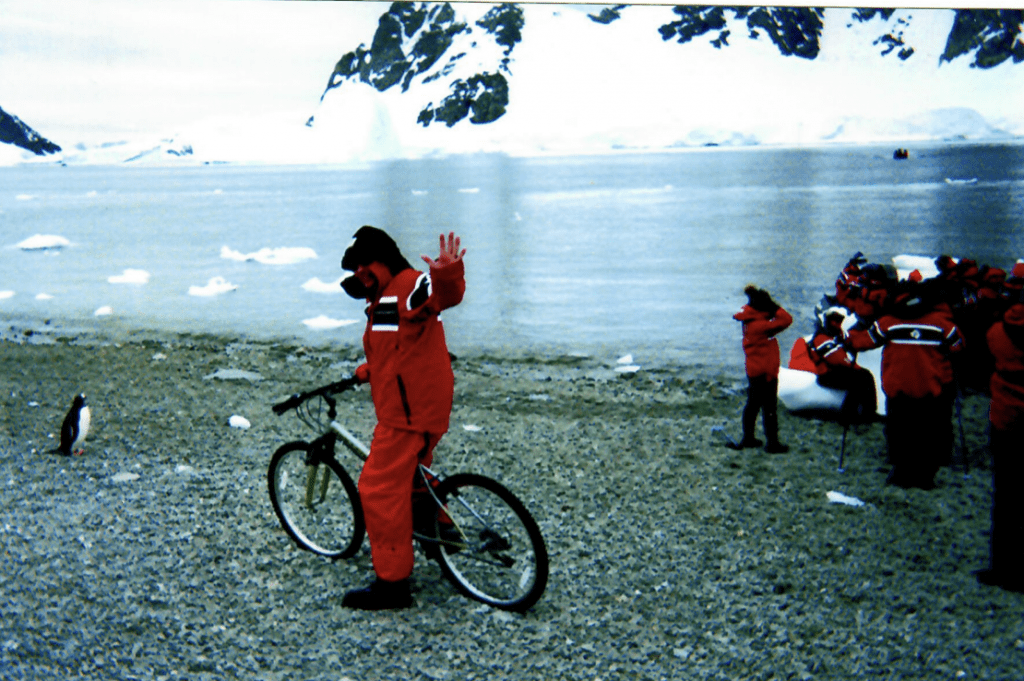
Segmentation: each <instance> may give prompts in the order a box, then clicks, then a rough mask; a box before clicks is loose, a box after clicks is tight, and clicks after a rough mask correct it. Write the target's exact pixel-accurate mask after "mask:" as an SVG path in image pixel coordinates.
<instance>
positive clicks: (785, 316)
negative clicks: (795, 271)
mask: <svg viewBox="0 0 1024 681" xmlns="http://www.w3.org/2000/svg"><path fill="white" fill-rule="evenodd" d="M732 318H733V319H735V320H736V321H738V322H743V354H744V355H745V357H746V368H747V376H749V377H751V378H756V377H758V376H767V377H768V378H769V379H775V378H778V377H779V366H780V365H781V362H780V360H779V341H778V339H776V338H775V336H776V335H778V334H779V333H781V332H782V331H783V330H785V329H786V328H788V327H789V325H790V324H792V323H793V317H792V316H791V315H790V314H789V313H788V312H786V311H785V310H783V309H782V308H781V307H780V308H778V310H776V311H775V313H774V315H773V314H770V313H768V312H762V311H760V310H755V309H754V308H752V307H750V306H749V305H744V306H743V309H742V310H740V311H739V312H737V313H736V314H734V315H733V317H732Z"/></svg>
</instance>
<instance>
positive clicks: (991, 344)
mask: <svg viewBox="0 0 1024 681" xmlns="http://www.w3.org/2000/svg"><path fill="white" fill-rule="evenodd" d="M1008 327H1009V328H1010V329H1011V331H1012V332H1015V333H1014V336H1016V337H1017V343H1014V342H1013V339H1012V338H1011V337H1010V335H1009V334H1008V333H1007V328H1008ZM1022 335H1024V305H1020V304H1018V305H1014V306H1013V307H1011V308H1010V309H1009V310H1007V311H1006V315H1005V316H1004V317H1003V321H1001V322H999V323H997V324H993V325H992V328H990V329H989V330H988V336H987V340H988V348H989V351H990V352H991V353H992V356H993V358H994V359H995V372H994V373H993V374H992V380H991V382H990V384H989V385H990V387H991V389H992V403H991V405H990V406H989V410H988V419H989V421H990V422H991V423H992V427H993V428H996V429H999V430H1009V429H1010V428H1012V427H1013V426H1020V425H1021V424H1024V347H1022V346H1021V345H1020V344H1019V343H1021V336H1022Z"/></svg>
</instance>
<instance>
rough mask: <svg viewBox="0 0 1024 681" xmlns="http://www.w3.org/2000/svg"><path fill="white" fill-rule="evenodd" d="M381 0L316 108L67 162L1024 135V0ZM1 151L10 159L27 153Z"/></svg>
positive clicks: (313, 158)
mask: <svg viewBox="0 0 1024 681" xmlns="http://www.w3.org/2000/svg"><path fill="white" fill-rule="evenodd" d="M381 8H382V14H381V16H380V18H379V20H378V22H377V27H376V30H375V31H374V32H373V33H372V34H368V35H367V36H366V38H367V42H365V43H363V44H360V45H358V46H354V47H353V46H342V48H343V49H347V51H345V52H344V53H343V54H342V55H341V57H340V58H339V59H338V61H337V63H336V64H335V66H334V68H333V70H332V71H331V72H330V73H325V76H327V78H326V80H327V83H326V87H325V88H324V90H323V92H322V93H311V94H312V95H313V96H312V97H311V98H312V99H313V101H314V102H315V101H316V100H315V96H316V94H319V103H318V104H314V105H312V110H311V111H310V112H309V113H310V114H311V115H309V116H308V117H307V119H306V120H303V121H296V120H291V119H287V120H285V119H281V118H280V117H275V116H274V115H272V114H270V113H266V114H265V115H263V114H261V113H260V112H254V114H253V115H252V116H251V117H249V118H247V119H246V120H227V119H221V120H218V121H217V122H216V124H214V123H212V122H210V123H204V124H199V125H188V126H183V129H181V130H179V131H176V132H175V133H173V134H172V135H166V136H163V137H162V138H160V139H159V140H156V139H150V140H132V141H130V142H120V143H118V144H108V145H104V146H102V147H96V148H77V149H74V150H67V151H65V152H63V154H62V155H60V158H61V159H62V160H64V161H66V162H69V163H112V162H132V163H202V162H208V163H209V162H242V163H336V162H358V161H365V160H377V159H387V158H400V157H402V158H409V157H422V156H428V155H445V154H459V153H473V152H481V151H482V152H502V153H508V154H513V155H532V154H545V153H548V154H550V153H566V154H576V153H604V152H608V151H612V150H617V149H637V150H656V149H674V148H685V147H699V146H706V145H721V146H739V145H758V144H762V145H767V144H771V145H793V144H822V143H870V142H888V141H902V140H906V141H919V140H920V141H926V140H945V139H950V140H993V139H999V140H1005V139H1010V138H1012V137H1014V136H1016V135H1021V134H1024V118H1022V116H1021V114H1019V113H1018V112H1019V111H1024V107H1021V106H1019V104H1020V101H1019V100H1020V98H1021V95H1020V94H1019V93H1021V92H1024V69H1018V68H1017V67H1016V64H1017V63H1019V62H1020V61H1021V60H1024V42H1022V41H1021V21H1022V19H1024V12H1022V11H1019V10H969V11H959V10H921V9H900V10H896V9H855V8H826V9H821V8H802V7H782V8H771V7H702V6H675V7H671V6H664V5H661V6H658V5H608V6H593V5H548V4H500V5H488V4H483V3H393V4H391V5H390V6H388V5H381ZM1013 98H1016V99H1017V100H1018V105H1017V106H1013V103H1012V102H1010V103H1009V104H1007V102H1006V101H1002V100H1010V99H1013ZM1007 112H1010V113H1007ZM11 118H13V117H11ZM14 120H17V119H14ZM18 123H19V124H20V125H21V126H23V127H24V128H25V129H28V130H31V129H30V128H27V126H24V124H21V122H20V121H18ZM303 123H304V125H303ZM32 134H35V133H34V131H33V133H32ZM23 136H24V139H26V140H31V139H32V138H31V137H30V136H29V135H28V134H27V133H23ZM40 139H41V138H40ZM4 141H8V140H6V139H5V140H4ZM42 142H45V143H47V144H52V143H50V142H48V141H46V140H42ZM42 142H40V144H41V143H42ZM3 147H8V145H0V164H2V163H8V162H20V161H22V160H25V156H26V155H27V154H28V152H27V151H26V152H24V153H22V151H21V150H22V149H23V148H24V149H29V148H30V147H26V146H25V145H24V144H22V145H20V146H19V148H18V149H17V151H18V152H19V155H15V156H12V155H11V154H6V152H4V150H3ZM53 147H56V145H53ZM39 148H42V147H39ZM57 149H58V150H59V148H57ZM33 152H34V153H39V152H37V151H35V149H33ZM50 153H52V152H50ZM5 154H6V155H5ZM10 158H13V159H14V160H13V161H11V160H9V159H10Z"/></svg>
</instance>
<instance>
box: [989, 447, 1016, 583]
mask: <svg viewBox="0 0 1024 681" xmlns="http://www.w3.org/2000/svg"><path fill="white" fill-rule="evenodd" d="M1021 437H1024V427H1018V428H1015V429H1014V430H1010V431H1006V430H996V429H995V428H993V429H992V430H991V432H990V434H989V447H990V449H991V450H992V533H991V535H990V538H989V542H990V544H989V546H990V550H989V560H990V564H989V568H991V569H992V570H994V571H996V572H997V573H998V574H999V575H1000V579H1002V580H1003V581H1006V582H1011V583H1015V584H1016V585H1018V586H1021V585H1024V453H1022V451H1021Z"/></svg>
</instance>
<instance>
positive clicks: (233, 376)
mask: <svg viewBox="0 0 1024 681" xmlns="http://www.w3.org/2000/svg"><path fill="white" fill-rule="evenodd" d="M211 378H217V379H220V380H222V381H233V380H238V379H242V378H244V379H246V380H248V381H262V380H263V377H262V376H260V375H259V374H257V373H256V372H255V371H245V370H244V369H217V370H216V371H214V372H213V373H212V374H207V375H206V376H203V380H204V381H208V380H210V379H211Z"/></svg>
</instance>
